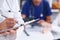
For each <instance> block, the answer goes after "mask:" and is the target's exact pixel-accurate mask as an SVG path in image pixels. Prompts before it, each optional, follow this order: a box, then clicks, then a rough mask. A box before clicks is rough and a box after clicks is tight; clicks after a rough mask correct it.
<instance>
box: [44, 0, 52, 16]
mask: <svg viewBox="0 0 60 40" xmlns="http://www.w3.org/2000/svg"><path fill="white" fill-rule="evenodd" d="M45 6H46V7H45V8H46V9H45V10H46V16H51V15H52V12H51V8H50V5H49V3H48V2H47V1H46V2H45Z"/></svg>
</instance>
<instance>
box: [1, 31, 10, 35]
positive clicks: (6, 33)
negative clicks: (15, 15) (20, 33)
mask: <svg viewBox="0 0 60 40" xmlns="http://www.w3.org/2000/svg"><path fill="white" fill-rule="evenodd" d="M1 34H2V35H8V34H10V33H9V32H4V33H1Z"/></svg>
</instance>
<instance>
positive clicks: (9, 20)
mask: <svg viewBox="0 0 60 40" xmlns="http://www.w3.org/2000/svg"><path fill="white" fill-rule="evenodd" d="M16 22H17V21H15V20H14V19H12V18H6V19H5V20H4V21H3V22H2V23H0V31H1V30H6V29H8V28H12V27H13V26H14V25H15V24H16Z"/></svg>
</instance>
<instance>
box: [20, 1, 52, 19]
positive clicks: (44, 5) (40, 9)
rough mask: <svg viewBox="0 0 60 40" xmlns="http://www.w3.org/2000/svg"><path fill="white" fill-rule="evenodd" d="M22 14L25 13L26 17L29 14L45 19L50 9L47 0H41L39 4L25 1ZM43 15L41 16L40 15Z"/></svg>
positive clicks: (49, 14)
mask: <svg viewBox="0 0 60 40" xmlns="http://www.w3.org/2000/svg"><path fill="white" fill-rule="evenodd" d="M21 13H22V14H25V15H26V17H27V18H29V17H30V14H31V15H32V16H34V19H38V18H40V19H44V20H45V19H46V16H51V14H52V13H51V9H50V6H49V3H48V2H47V1H42V2H41V3H40V5H39V6H35V5H34V4H33V3H32V1H29V2H26V3H25V4H24V5H23V8H22V12H21ZM41 15H43V16H41Z"/></svg>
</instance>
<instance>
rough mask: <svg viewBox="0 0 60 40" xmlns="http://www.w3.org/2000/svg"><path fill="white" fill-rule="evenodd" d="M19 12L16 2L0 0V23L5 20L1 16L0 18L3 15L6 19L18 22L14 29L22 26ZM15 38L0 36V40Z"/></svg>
mask: <svg viewBox="0 0 60 40" xmlns="http://www.w3.org/2000/svg"><path fill="white" fill-rule="evenodd" d="M19 10H20V8H19V5H18V0H0V23H1V22H3V21H4V20H5V19H6V18H4V17H3V16H1V15H4V16H6V17H8V18H14V19H15V20H17V21H18V23H19V24H16V25H15V26H14V27H17V26H19V25H20V24H23V23H24V21H23V20H22V17H21V13H20V12H19ZM9 11H11V12H9ZM22 28H23V27H22ZM20 30H21V29H20ZM17 32H18V31H17ZM15 37H16V34H14V35H7V36H3V35H1V34H0V40H15Z"/></svg>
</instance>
